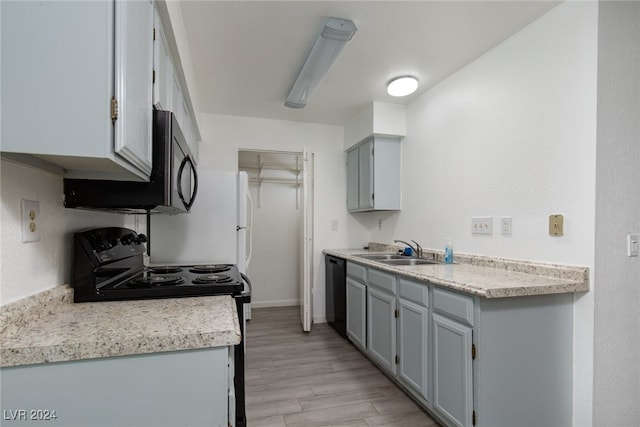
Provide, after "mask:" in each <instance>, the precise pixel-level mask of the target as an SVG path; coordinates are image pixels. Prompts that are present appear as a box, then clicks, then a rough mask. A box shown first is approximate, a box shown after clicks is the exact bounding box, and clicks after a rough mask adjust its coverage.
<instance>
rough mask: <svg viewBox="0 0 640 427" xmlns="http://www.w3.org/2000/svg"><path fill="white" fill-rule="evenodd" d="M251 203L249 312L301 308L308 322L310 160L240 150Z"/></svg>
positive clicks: (302, 318)
mask: <svg viewBox="0 0 640 427" xmlns="http://www.w3.org/2000/svg"><path fill="white" fill-rule="evenodd" d="M238 170H239V171H244V172H246V173H247V175H248V181H249V191H250V193H251V197H252V199H253V223H252V232H251V235H252V247H253V256H252V258H251V263H250V265H249V266H248V268H247V272H248V275H249V277H251V281H252V284H253V290H252V298H251V301H252V303H251V305H252V307H253V308H260V307H282V306H299V307H300V321H301V324H302V328H303V330H305V331H309V330H310V329H311V319H312V311H311V310H312V288H311V287H312V280H311V278H312V275H313V271H312V265H313V263H312V259H313V255H312V254H313V232H312V230H313V154H311V153H307V152H306V150H303V151H301V152H287V151H259V150H239V151H238Z"/></svg>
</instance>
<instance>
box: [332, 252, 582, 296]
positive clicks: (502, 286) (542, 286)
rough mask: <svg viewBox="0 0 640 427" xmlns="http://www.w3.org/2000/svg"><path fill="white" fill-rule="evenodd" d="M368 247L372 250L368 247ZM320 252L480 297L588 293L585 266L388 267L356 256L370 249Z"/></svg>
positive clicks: (488, 261) (485, 262)
mask: <svg viewBox="0 0 640 427" xmlns="http://www.w3.org/2000/svg"><path fill="white" fill-rule="evenodd" d="M370 247H372V249H375V248H374V247H373V246H371V245H370ZM377 252H384V253H389V251H377ZM324 253H325V254H328V255H334V256H337V257H339V258H343V259H346V260H348V261H352V262H355V263H358V264H361V265H366V266H370V267H375V268H377V269H379V270H383V271H387V272H390V273H396V274H399V275H402V276H405V277H408V278H412V279H417V280H426V281H429V282H431V283H433V284H435V285H438V286H442V287H445V288H449V289H453V290H457V291H461V292H465V293H468V294H473V295H478V296H480V297H484V298H506V297H520V296H531V295H546V294H560V293H575V292H586V291H588V290H589V270H588V268H587V267H579V266H568V265H559V264H545V263H534V262H529V261H518V260H509V259H503V258H488V257H481V256H474V255H469V254H456V264H443V263H439V264H423V265H414V266H390V265H389V264H384V263H381V262H378V261H373V260H367V259H364V258H359V257H357V255H358V254H366V253H369V254H371V253H376V251H373V250H372V251H367V250H364V249H325V250H324ZM425 253H427V251H425ZM433 256H435V257H436V259H439V258H440V257H441V254H438V253H435V252H429V253H428V256H425V258H428V259H431V257H433Z"/></svg>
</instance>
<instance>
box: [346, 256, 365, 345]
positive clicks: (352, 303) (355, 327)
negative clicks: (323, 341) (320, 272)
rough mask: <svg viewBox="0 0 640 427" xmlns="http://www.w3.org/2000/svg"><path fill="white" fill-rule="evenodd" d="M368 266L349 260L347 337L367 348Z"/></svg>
mask: <svg viewBox="0 0 640 427" xmlns="http://www.w3.org/2000/svg"><path fill="white" fill-rule="evenodd" d="M366 283H367V268H366V267H363V266H361V265H359V264H354V263H352V262H347V337H348V338H349V340H351V342H353V343H354V344H355V345H356V346H357V347H359V348H360V349H362V350H364V349H366V348H367V286H366Z"/></svg>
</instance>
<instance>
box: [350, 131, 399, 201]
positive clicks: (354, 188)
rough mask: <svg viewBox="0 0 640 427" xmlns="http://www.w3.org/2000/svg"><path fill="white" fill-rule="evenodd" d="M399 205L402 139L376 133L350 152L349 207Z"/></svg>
mask: <svg viewBox="0 0 640 427" xmlns="http://www.w3.org/2000/svg"><path fill="white" fill-rule="evenodd" d="M400 207H401V203H400V139H398V138H385V137H378V136H376V137H372V138H370V139H368V140H366V141H364V142H361V143H359V144H357V145H356V146H355V147H352V148H351V149H350V150H349V151H347V209H348V210H349V211H350V212H359V211H363V212H365V211H372V210H400Z"/></svg>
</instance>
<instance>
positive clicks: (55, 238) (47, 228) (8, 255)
mask: <svg viewBox="0 0 640 427" xmlns="http://www.w3.org/2000/svg"><path fill="white" fill-rule="evenodd" d="M1 175H2V184H1V185H2V192H1V204H0V214H1V216H0V223H1V226H2V242H1V245H0V248H1V252H0V304H2V305H4V304H7V303H10V302H12V301H16V300H18V299H21V298H24V297H26V296H29V295H32V294H35V293H38V292H41V291H43V290H46V289H50V288H53V287H55V286H57V285H60V284H64V283H70V279H71V263H72V259H73V233H74V232H75V231H78V230H82V229H86V228H93V227H104V226H124V225H125V223H127V224H128V226H129V227H131V226H132V224H133V217H128V218H127V217H125V216H123V215H119V214H108V213H95V212H89V211H82V210H77V209H65V208H64V206H63V204H62V200H63V193H62V178H61V177H60V176H58V175H54V174H51V173H49V172H44V171H41V170H38V169H32V168H28V167H24V166H19V165H17V164H15V163H11V162H7V161H4V160H2V162H1ZM21 199H27V200H35V201H38V202H40V217H39V219H38V224H39V228H40V236H41V237H40V241H38V242H30V243H22V234H21V222H20V205H21Z"/></svg>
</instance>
